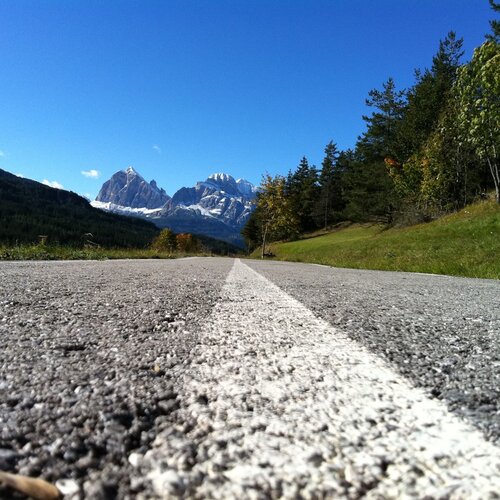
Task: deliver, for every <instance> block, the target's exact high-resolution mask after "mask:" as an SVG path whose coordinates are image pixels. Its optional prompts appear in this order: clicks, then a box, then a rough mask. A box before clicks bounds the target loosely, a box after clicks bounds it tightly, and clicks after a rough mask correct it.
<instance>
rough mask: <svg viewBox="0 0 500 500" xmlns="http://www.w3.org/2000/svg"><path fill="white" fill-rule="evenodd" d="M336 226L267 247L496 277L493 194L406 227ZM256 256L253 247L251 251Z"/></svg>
mask: <svg viewBox="0 0 500 500" xmlns="http://www.w3.org/2000/svg"><path fill="white" fill-rule="evenodd" d="M339 226H340V227H338V228H336V229H333V230H332V231H331V232H324V231H321V232H319V234H318V233H317V234H312V235H305V236H304V237H303V238H302V239H300V240H297V241H291V242H274V243H272V244H270V245H269V248H268V252H269V253H270V254H272V255H273V257H274V258H275V259H278V260H287V261H295V262H311V263H316V264H325V265H329V266H336V267H348V268H358V269H359V268H364V269H379V270H392V271H413V272H425V273H432V274H448V275H454V276H467V277H473V278H495V279H500V258H499V256H500V237H499V236H500V206H499V205H498V204H497V203H496V202H495V201H494V200H488V201H483V202H479V203H475V204H472V205H469V206H467V207H465V208H464V209H462V210H460V211H459V212H456V213H453V214H450V215H447V216H444V217H442V218H440V219H438V220H435V221H433V222H429V223H422V224H417V225H413V226H410V227H399V228H398V227H391V228H387V226H384V225H382V224H374V223H365V224H340V225H339ZM259 256H260V249H257V250H255V251H254V253H253V254H252V257H259Z"/></svg>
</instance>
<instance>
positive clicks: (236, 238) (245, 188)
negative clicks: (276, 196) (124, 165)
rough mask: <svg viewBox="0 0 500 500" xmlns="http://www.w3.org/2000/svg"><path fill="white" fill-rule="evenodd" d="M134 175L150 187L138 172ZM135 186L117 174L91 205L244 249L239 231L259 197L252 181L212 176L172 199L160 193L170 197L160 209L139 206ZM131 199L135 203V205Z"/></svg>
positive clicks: (219, 174)
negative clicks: (117, 194)
mask: <svg viewBox="0 0 500 500" xmlns="http://www.w3.org/2000/svg"><path fill="white" fill-rule="evenodd" d="M132 170H133V169H132ZM133 172H134V174H135V176H136V177H138V178H140V179H141V180H142V182H143V183H144V184H146V185H147V183H146V181H144V179H143V178H142V177H141V176H140V175H139V174H138V173H137V172H135V171H133ZM129 175H133V174H132V173H130V174H129ZM113 179H115V181H113ZM111 181H113V182H111ZM118 181H119V183H118ZM113 184H115V185H116V188H115V189H114V191H113V192H114V193H115V194H116V193H119V196H112V195H111V194H110V193H111V189H110V186H112V185H113ZM136 187H137V182H132V181H129V182H128V183H124V182H123V172H122V173H120V172H117V173H116V174H114V175H113V176H112V177H111V179H110V180H109V181H107V182H105V183H104V185H103V187H102V188H101V191H100V192H99V195H98V196H97V198H96V201H94V202H92V205H93V206H94V207H96V208H101V209H103V210H108V211H111V212H115V213H120V214H125V215H132V216H136V217H142V218H146V219H148V220H151V221H152V222H154V223H155V224H156V225H157V226H158V227H162V228H163V227H169V228H170V229H172V230H173V231H174V232H177V233H179V232H189V233H193V234H199V235H206V236H209V237H211V238H216V239H221V240H224V241H227V242H230V243H233V244H237V245H239V246H243V239H242V237H241V235H240V231H241V229H242V228H243V226H244V225H245V223H246V221H247V220H248V218H249V216H250V214H251V213H252V211H253V200H254V198H255V196H256V194H257V188H256V187H255V186H254V185H253V184H252V183H251V182H248V181H247V180H245V179H238V180H235V179H234V178H233V177H231V176H230V175H228V174H224V173H216V174H212V175H210V176H209V177H208V178H207V179H205V180H204V181H200V182H197V183H196V185H195V186H194V187H183V188H181V189H179V190H178V191H177V192H176V193H175V194H174V195H173V196H172V198H170V197H168V195H166V193H165V191H163V190H161V191H162V192H163V193H164V194H165V197H166V198H167V199H166V201H165V202H164V204H163V205H162V206H161V207H153V206H151V204H150V205H149V206H148V205H146V204H145V202H141V203H142V206H139V205H140V203H137V199H138V198H137V196H136ZM129 191H131V193H129ZM131 200H134V202H135V203H134V204H132V203H131Z"/></svg>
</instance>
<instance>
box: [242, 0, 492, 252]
mask: <svg viewBox="0 0 500 500" xmlns="http://www.w3.org/2000/svg"><path fill="white" fill-rule="evenodd" d="M489 2H490V4H491V7H492V9H493V11H494V12H495V13H497V12H500V3H498V2H495V1H494V0H489ZM490 24H491V33H490V34H488V35H487V36H486V39H485V41H484V43H483V44H482V45H481V46H480V47H477V48H476V49H475V51H474V54H473V57H472V59H471V60H470V61H469V62H467V63H465V64H463V63H462V57H463V50H462V45H463V40H462V39H461V38H458V37H457V36H456V34H455V33H454V32H450V33H448V35H447V36H446V37H445V38H444V39H443V40H441V41H440V43H439V47H438V50H437V52H436V54H435V55H434V57H433V59H432V64H431V65H430V67H429V68H426V69H424V70H419V69H417V70H415V81H414V84H413V85H412V86H411V87H410V88H408V89H398V88H397V87H396V83H395V82H394V80H393V79H392V78H389V79H388V80H387V81H386V82H385V83H384V84H383V85H382V88H381V89H374V90H371V91H370V92H369V95H368V98H367V100H366V104H367V105H368V106H369V107H371V108H372V109H373V111H372V113H371V114H370V115H369V116H363V120H364V121H365V123H366V130H365V132H364V133H363V134H362V135H361V136H360V137H359V138H358V140H357V142H356V144H355V146H354V148H352V149H348V150H345V151H341V150H339V149H338V147H337V145H336V143H335V142H334V141H331V142H329V143H328V144H327V145H326V147H325V149H324V158H323V161H322V164H321V167H320V168H317V167H316V166H315V165H310V164H309V162H308V160H307V158H306V157H303V158H302V160H301V161H300V163H299V165H298V166H297V167H296V169H295V170H294V171H290V172H289V173H288V175H287V176H280V175H277V176H274V177H273V176H270V175H265V176H264V177H263V179H262V183H261V186H260V192H259V194H258V197H257V200H256V209H255V211H254V212H253V214H252V216H251V217H250V219H249V221H248V223H247V224H246V226H245V227H244V228H243V230H242V235H243V237H244V238H245V240H246V242H247V245H248V247H249V248H250V249H253V248H255V247H256V246H258V245H261V244H262V243H264V245H263V249H262V251H263V252H264V251H265V243H266V242H267V241H270V240H273V239H274V240H276V239H292V238H295V237H297V236H298V235H299V234H301V233H304V232H308V231H314V230H317V229H320V228H325V229H326V228H328V227H330V226H331V225H333V224H336V223H339V222H341V221H347V220H348V221H355V222H372V221H377V222H383V223H389V224H391V223H400V224H412V223H417V222H423V221H428V220H431V219H433V218H435V217H438V216H440V215H443V214H445V213H448V212H451V211H455V210H458V209H460V208H462V207H464V206H465V205H466V204H468V203H471V202H472V201H474V200H477V199H478V198H479V197H484V196H485V195H486V193H487V192H488V191H490V190H494V192H495V197H496V201H497V202H498V203H500V175H499V168H500V167H499V164H500V152H499V149H500V21H497V20H493V21H491V22H490Z"/></svg>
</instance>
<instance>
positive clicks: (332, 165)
mask: <svg viewBox="0 0 500 500" xmlns="http://www.w3.org/2000/svg"><path fill="white" fill-rule="evenodd" d="M339 154H340V153H339V151H338V149H337V145H336V144H335V143H334V142H333V141H330V142H329V143H328V144H327V145H326V147H325V157H324V158H323V162H322V163H321V171H320V173H319V177H318V185H319V189H318V192H319V193H318V201H317V202H316V207H315V211H314V213H315V219H316V224H317V226H318V227H320V226H324V228H325V229H326V228H327V227H328V225H329V224H330V223H331V221H332V218H333V211H334V210H335V209H337V210H339V209H340V210H342V208H343V206H342V205H343V203H342V201H343V200H342V199H341V197H342V186H341V182H342V178H341V175H340V172H339V170H338V165H337V161H338V158H339Z"/></svg>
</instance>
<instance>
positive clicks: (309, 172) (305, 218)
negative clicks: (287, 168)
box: [286, 156, 318, 232]
mask: <svg viewBox="0 0 500 500" xmlns="http://www.w3.org/2000/svg"><path fill="white" fill-rule="evenodd" d="M286 196H287V198H288V199H289V201H290V204H291V207H292V210H293V211H294V213H295V214H296V216H297V219H298V221H299V226H298V229H299V231H300V232H305V231H311V230H313V229H315V227H316V223H315V220H314V209H315V205H316V200H317V196H318V171H317V170H316V167H314V166H310V165H309V162H308V161H307V158H306V157H305V156H304V157H303V158H302V160H301V161H300V164H299V166H298V167H297V169H296V170H295V172H293V173H292V172H290V173H289V174H288V177H287V179H286Z"/></svg>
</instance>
